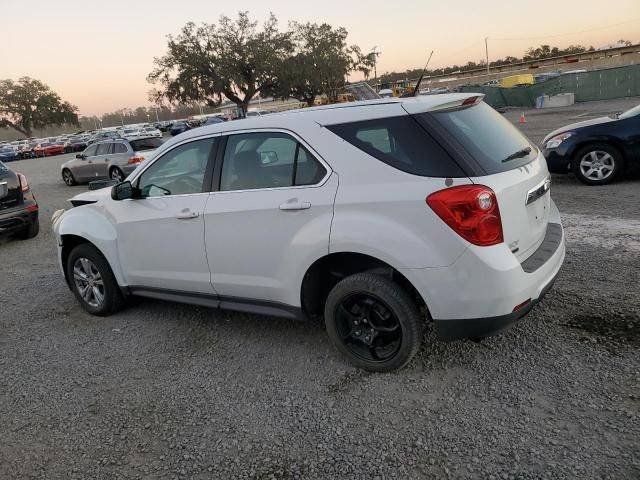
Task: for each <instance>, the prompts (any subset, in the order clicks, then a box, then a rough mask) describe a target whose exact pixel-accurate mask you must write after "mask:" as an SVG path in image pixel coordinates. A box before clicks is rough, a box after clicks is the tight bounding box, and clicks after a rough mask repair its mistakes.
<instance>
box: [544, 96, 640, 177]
mask: <svg viewBox="0 0 640 480" xmlns="http://www.w3.org/2000/svg"><path fill="white" fill-rule="evenodd" d="M542 148H543V152H544V156H545V158H546V159H547V165H548V167H549V170H550V171H551V172H553V173H568V172H569V171H572V172H573V173H574V174H575V175H576V177H578V179H579V180H580V181H582V182H583V183H586V184H587V185H604V184H606V183H609V182H611V181H613V180H614V179H615V178H616V177H618V176H620V175H623V174H625V173H627V172H628V171H629V170H632V169H637V168H639V167H640V105H638V106H636V107H634V108H632V109H630V110H627V111H626V112H624V113H620V114H616V115H612V116H609V117H600V118H594V119H592V120H586V121H584V122H578V123H572V124H571V125H567V126H565V127H562V128H559V129H557V130H554V131H553V132H551V133H550V134H549V135H547V136H546V137H545V138H544V140H543V141H542Z"/></svg>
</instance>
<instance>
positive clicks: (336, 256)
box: [300, 251, 428, 318]
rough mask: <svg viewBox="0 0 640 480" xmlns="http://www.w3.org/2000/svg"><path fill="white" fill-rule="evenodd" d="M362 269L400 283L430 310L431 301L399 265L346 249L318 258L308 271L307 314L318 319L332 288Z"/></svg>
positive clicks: (302, 302) (304, 298) (305, 287)
mask: <svg viewBox="0 0 640 480" xmlns="http://www.w3.org/2000/svg"><path fill="white" fill-rule="evenodd" d="M362 272H375V273H379V274H380V275H383V276H387V277H388V278H390V279H392V280H393V281H395V282H396V283H398V284H399V285H400V286H401V287H402V288H403V289H405V291H406V292H407V293H408V294H409V295H410V296H411V297H412V298H413V299H414V300H415V301H416V304H417V306H418V308H419V309H422V308H424V309H425V310H426V311H427V312H428V307H427V303H426V302H425V299H424V298H423V297H422V295H420V293H419V292H418V290H417V289H416V287H415V286H414V285H413V284H412V283H411V281H409V279H408V278H407V277H406V276H404V275H403V274H402V273H401V272H400V271H399V270H398V269H397V268H395V267H393V266H392V265H390V264H389V263H387V262H385V261H383V260H380V259H379V258H376V257H374V256H371V255H367V254H364V253H359V252H351V251H343V252H333V253H329V254H327V255H325V256H323V257H320V258H318V259H317V260H315V261H314V262H313V263H312V264H311V265H310V266H309V267H308V268H307V271H306V272H305V274H304V276H303V279H302V284H301V287H300V305H301V308H302V310H303V312H304V313H305V315H306V316H308V317H310V318H314V317H315V318H317V317H318V316H319V315H321V314H322V312H323V309H324V303H325V300H326V299H327V296H328V295H329V292H330V291H331V289H332V288H333V287H334V286H335V284H336V283H338V282H339V281H340V280H342V279H343V278H345V277H348V276H350V275H354V274H356V273H362Z"/></svg>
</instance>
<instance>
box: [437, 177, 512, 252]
mask: <svg viewBox="0 0 640 480" xmlns="http://www.w3.org/2000/svg"><path fill="white" fill-rule="evenodd" d="M427 205H429V207H431V209H432V210H433V211H434V212H435V213H436V215H438V216H439V217H440V218H441V219H442V220H443V221H444V223H446V224H447V225H449V227H451V229H453V231H454V232H456V233H457V234H458V235H460V236H461V237H462V238H464V239H465V240H467V241H469V242H471V243H473V244H474V245H479V246H481V247H486V246H489V245H497V244H499V243H502V242H503V241H504V239H503V235H502V220H501V219H500V209H499V208H498V201H497V199H496V194H495V193H494V192H493V190H491V189H490V188H489V187H485V186H483V185H461V186H458V187H451V188H447V189H445V190H440V191H439V192H435V193H432V194H431V195H429V196H428V197H427Z"/></svg>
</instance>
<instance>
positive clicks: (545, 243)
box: [521, 223, 562, 273]
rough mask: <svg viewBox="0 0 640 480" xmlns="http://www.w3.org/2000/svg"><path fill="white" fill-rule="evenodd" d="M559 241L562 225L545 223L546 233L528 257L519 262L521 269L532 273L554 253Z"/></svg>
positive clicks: (560, 239) (560, 241)
mask: <svg viewBox="0 0 640 480" xmlns="http://www.w3.org/2000/svg"><path fill="white" fill-rule="evenodd" d="M561 243H562V225H560V224H559V223H549V224H548V225H547V233H546V234H545V236H544V240H542V243H541V244H540V246H539V247H538V248H537V249H536V251H535V252H533V254H531V256H530V257H529V258H527V259H526V260H524V261H523V262H522V263H521V265H522V270H524V271H525V272H526V273H533V272H535V271H536V270H538V269H539V268H540V267H541V266H542V265H544V264H545V263H546V262H547V260H549V259H550V258H551V257H552V256H553V254H554V253H556V251H557V250H558V247H559V246H560V244H561Z"/></svg>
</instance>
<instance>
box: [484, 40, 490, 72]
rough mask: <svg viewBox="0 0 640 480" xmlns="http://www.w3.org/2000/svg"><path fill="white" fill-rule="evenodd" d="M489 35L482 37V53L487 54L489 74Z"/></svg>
mask: <svg viewBox="0 0 640 480" xmlns="http://www.w3.org/2000/svg"><path fill="white" fill-rule="evenodd" d="M488 40H489V37H484V53H485V55H486V56H487V75H489V42H488Z"/></svg>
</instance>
